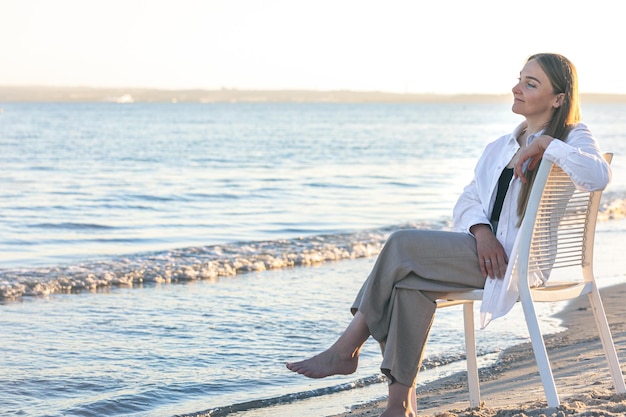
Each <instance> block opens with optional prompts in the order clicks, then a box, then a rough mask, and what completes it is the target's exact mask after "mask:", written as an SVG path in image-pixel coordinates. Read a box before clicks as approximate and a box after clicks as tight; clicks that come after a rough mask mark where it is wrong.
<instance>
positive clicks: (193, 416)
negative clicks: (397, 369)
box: [174, 351, 496, 417]
mask: <svg viewBox="0 0 626 417" xmlns="http://www.w3.org/2000/svg"><path fill="white" fill-rule="evenodd" d="M493 353H496V351H481V352H478V356H479V357H484V356H487V355H491V354H493ZM465 359H466V356H465V355H464V354H461V355H446V356H434V357H431V358H427V359H425V360H424V361H423V363H422V365H421V367H420V372H423V371H425V370H429V369H434V368H437V367H441V366H445V365H449V364H452V363H455V362H460V361H464V360H465ZM383 382H387V378H386V377H385V376H384V375H383V374H376V375H370V376H367V377H364V378H359V379H356V380H354V381H350V382H345V383H341V384H336V385H332V386H327V387H321V388H315V389H311V390H307V391H300V392H294V393H288V394H284V395H280V396H276V397H270V398H262V399H256V400H251V401H245V402H241V403H235V404H229V405H225V406H220V407H213V408H210V409H206V410H203V411H196V412H192V413H186V414H177V415H175V416H174V417H226V416H229V415H232V414H236V415H239V413H242V412H246V411H252V410H258V409H262V408H269V407H274V406H277V405H283V404H289V403H293V402H296V401H299V400H306V399H309V398H315V397H321V396H324V395H330V394H336V393H339V392H343V391H349V390H353V389H357V388H363V387H368V386H370V385H374V384H380V383H383Z"/></svg>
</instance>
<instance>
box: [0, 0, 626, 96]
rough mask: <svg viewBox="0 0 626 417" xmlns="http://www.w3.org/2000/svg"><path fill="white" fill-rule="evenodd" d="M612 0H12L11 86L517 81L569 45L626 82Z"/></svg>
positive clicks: (1, 13) (604, 73)
mask: <svg viewBox="0 0 626 417" xmlns="http://www.w3.org/2000/svg"><path fill="white" fill-rule="evenodd" d="M622 4H623V3H622V2H621V1H617V0H615V1H607V0H527V1H515V2H513V1H508V0H473V1H469V0H380V1H369V0H316V1H309V0H204V1H203V0H176V1H166V0H145V1H142V0H106V1H100V0H0V45H1V50H0V85H55V86H94V87H154V88H165V89H179V88H185V89H186V88H201V89H219V88H238V89H311V90H338V89H346V90H358V91H388V92H410V93H443V94H457V93H461V94H465V93H508V92H510V89H511V87H512V86H513V84H514V83H515V82H516V79H517V77H518V75H519V71H520V70H521V68H522V66H523V64H524V61H525V59H526V58H527V57H528V56H529V55H530V54H533V53H536V52H558V53H561V54H563V55H565V56H567V57H568V58H570V59H571V60H572V61H573V62H574V64H575V65H576V66H577V68H578V73H579V78H580V89H581V91H582V92H598V93H620V94H626V78H625V76H624V70H625V68H626V54H625V53H624V50H625V49H626V47H625V45H624V42H625V41H626V29H625V28H626V25H624V24H623V16H624V14H623V11H622V7H623V6H622Z"/></svg>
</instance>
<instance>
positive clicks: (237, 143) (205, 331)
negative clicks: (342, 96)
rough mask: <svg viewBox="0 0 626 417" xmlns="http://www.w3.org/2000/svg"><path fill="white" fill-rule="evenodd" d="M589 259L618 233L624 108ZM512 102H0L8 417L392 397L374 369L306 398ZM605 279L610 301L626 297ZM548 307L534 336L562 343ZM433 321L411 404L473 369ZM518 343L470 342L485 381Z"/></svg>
mask: <svg viewBox="0 0 626 417" xmlns="http://www.w3.org/2000/svg"><path fill="white" fill-rule="evenodd" d="M582 110H583V116H584V120H585V121H586V123H587V124H588V126H589V127H590V128H591V130H592V131H593V132H594V135H595V136H596V137H597V138H598V140H599V142H600V144H601V147H602V150H603V151H607V152H613V153H614V154H615V156H614V159H613V164H612V167H613V181H612V183H611V185H610V186H609V188H608V189H607V191H606V192H605V193H604V195H603V206H602V213H601V221H600V222H599V227H598V231H597V235H598V236H597V240H598V241H602V238H603V236H606V237H610V235H611V234H612V233H621V232H625V231H626V223H625V221H624V217H625V216H624V211H625V207H626V204H625V203H624V202H625V201H626V200H625V199H626V140H624V132H626V104H620V103H588V104H585V103H583V108H582ZM520 122H521V118H520V116H518V115H515V114H513V113H512V112H511V110H510V104H506V103H472V102H467V103H401V104H394V103H242V102H239V103H127V104H120V103H105V102H102V103H0V351H1V352H2V355H0V416H196V417H200V416H203V417H209V416H211V417H215V416H230V417H232V416H251V417H255V416H291V415H298V416H300V417H306V416H316V417H321V416H330V415H334V414H338V413H341V412H345V411H347V410H349V409H350V407H351V406H353V405H358V404H360V403H363V402H366V401H370V400H374V399H377V398H384V396H385V395H386V392H387V386H386V381H385V379H384V378H383V376H382V375H381V373H380V370H379V365H380V359H381V358H380V350H379V347H378V345H377V344H376V342H374V341H372V340H369V341H368V342H367V343H366V345H365V347H364V349H363V354H362V356H361V360H360V366H359V370H358V371H357V372H356V373H355V374H353V375H349V376H337V377H331V378H326V379H321V380H311V379H307V378H304V377H302V376H300V375H297V374H293V373H291V372H290V371H288V370H287V369H286V368H285V363H286V362H289V361H294V360H299V359H304V358H306V357H309V356H311V355H313V354H315V353H318V352H319V351H320V350H323V349H325V348H326V347H328V346H330V344H331V343H332V342H333V341H334V340H335V339H336V338H337V337H338V336H339V335H340V334H341V331H342V330H343V328H344V327H345V326H346V325H347V324H348V323H349V321H350V319H351V314H350V312H349V307H350V305H351V302H352V300H353V298H354V296H355V295H356V292H357V291H358V289H359V288H360V285H361V284H362V282H363V281H364V280H365V278H366V277H367V275H368V273H369V271H370V269H371V267H372V265H373V263H374V261H375V258H376V254H377V253H378V252H379V250H380V248H381V247H382V245H383V244H384V242H385V239H386V237H387V236H388V235H389V234H390V233H391V232H393V231H394V230H398V229H402V228H415V227H417V228H427V229H437V230H450V229H451V211H452V206H453V205H454V202H455V200H456V198H457V196H458V195H459V193H460V192H461V191H462V189H463V187H464V186H465V185H466V184H467V183H468V182H469V181H470V180H471V176H472V169H473V166H474V164H475V162H476V160H477V158H478V157H479V155H480V153H481V151H482V149H483V147H484V146H485V145H486V144H487V143H489V142H490V141H493V140H495V139H497V138H498V137H499V136H501V135H503V134H506V133H509V132H511V131H512V130H513V129H514V128H515V126H516V125H517V124H518V123H520ZM619 263H620V262H617V265H616V263H615V262H608V263H607V264H611V265H605V266H603V267H601V268H599V272H598V281H599V282H600V283H602V284H603V285H611V284H612V283H615V282H622V281H624V272H623V268H621V266H620V265H619ZM559 308H561V307H559V306H555V305H551V304H545V305H542V306H541V308H540V314H541V315H542V317H543V318H544V320H543V322H544V323H545V324H544V332H546V333H550V332H558V331H560V330H562V326H561V323H560V322H559V320H557V319H555V318H554V317H553V315H554V314H555V313H556V312H558V311H559ZM460 314H461V313H460V310H458V309H456V308H449V309H443V310H440V311H439V312H438V313H437V316H436V318H435V323H434V325H433V329H432V332H431V336H430V339H429V343H428V346H427V349H426V357H425V361H424V365H423V370H422V372H421V373H420V376H419V384H427V383H428V382H429V381H432V380H434V379H437V378H440V377H441V376H442V375H447V374H449V373H452V372H459V371H462V369H463V367H464V360H463V359H464V346H463V329H462V320H460ZM527 340H528V336H527V331H526V328H525V325H524V322H523V318H522V315H521V312H520V311H517V310H516V309H514V311H513V312H512V313H511V314H509V315H508V316H507V317H505V318H503V319H501V320H497V321H496V322H494V323H492V324H491V325H490V326H489V327H488V328H487V329H486V330H484V331H478V349H479V354H480V356H481V360H482V361H483V363H490V361H497V355H498V353H499V352H501V351H502V350H503V349H506V348H507V347H510V346H513V345H515V344H519V343H522V342H524V341H527Z"/></svg>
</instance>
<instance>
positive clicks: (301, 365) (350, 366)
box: [287, 347, 359, 378]
mask: <svg viewBox="0 0 626 417" xmlns="http://www.w3.org/2000/svg"><path fill="white" fill-rule="evenodd" d="M358 364H359V356H358V351H355V352H354V353H352V354H349V355H342V354H340V353H336V352H335V351H334V349H333V348H332V347H331V348H330V349H328V350H325V351H324V352H322V353H320V354H319V355H315V356H313V357H312V358H309V359H306V360H303V361H300V362H291V363H288V364H287V369H289V370H290V371H293V372H297V373H299V374H302V375H304V376H307V377H309V378H325V377H327V376H331V375H349V374H351V373H354V371H356V368H357V366H358Z"/></svg>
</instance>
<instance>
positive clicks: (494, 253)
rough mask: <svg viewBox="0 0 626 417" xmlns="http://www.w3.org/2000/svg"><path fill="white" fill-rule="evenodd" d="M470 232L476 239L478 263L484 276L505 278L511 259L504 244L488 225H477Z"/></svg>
mask: <svg viewBox="0 0 626 417" xmlns="http://www.w3.org/2000/svg"><path fill="white" fill-rule="evenodd" d="M470 231H471V232H472V234H473V235H474V237H475V238H476V249H477V251H478V263H479V265H480V270H481V271H482V273H483V276H484V277H485V278H486V277H492V278H504V275H505V274H506V266H507V263H508V262H509V259H508V257H507V256H506V252H505V251H504V248H503V247H502V244H501V243H500V242H499V241H498V239H496V236H495V235H494V234H493V232H492V231H491V227H490V226H489V225H486V224H476V225H474V226H472V227H471V228H470Z"/></svg>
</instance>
